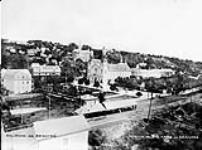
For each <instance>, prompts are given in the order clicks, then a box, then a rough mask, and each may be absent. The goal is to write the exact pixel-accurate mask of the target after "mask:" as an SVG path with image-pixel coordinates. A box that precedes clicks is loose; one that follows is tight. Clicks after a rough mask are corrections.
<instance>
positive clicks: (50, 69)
mask: <svg viewBox="0 0 202 150" xmlns="http://www.w3.org/2000/svg"><path fill="white" fill-rule="evenodd" d="M31 70H32V75H33V76H59V75H60V74H61V68H60V67H59V66H58V65H40V64H38V63H33V64H32V65H31Z"/></svg>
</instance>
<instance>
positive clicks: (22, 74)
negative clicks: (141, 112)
mask: <svg viewBox="0 0 202 150" xmlns="http://www.w3.org/2000/svg"><path fill="white" fill-rule="evenodd" d="M106 53H107V50H106V49H105V48H103V49H102V55H103V56H102V59H95V58H93V52H92V51H91V50H81V49H76V50H74V51H73V60H74V61H77V60H82V61H83V62H86V63H87V64H88V68H87V78H88V79H89V80H90V82H91V83H95V82H96V81H97V82H99V83H101V86H102V87H103V89H107V88H108V83H109V82H112V83H113V82H114V80H115V79H116V78H117V77H123V78H124V77H131V76H135V77H142V78H149V77H153V78H160V77H170V76H172V75H173V74H174V73H175V72H174V70H172V69H141V68H139V64H137V67H136V68H130V67H129V66H128V64H127V63H126V61H125V60H124V59H123V58H122V57H121V61H120V63H118V64H110V63H108V61H107V58H106V55H107V54H106ZM140 64H141V63H140ZM60 74H61V68H60V66H58V65H40V64H39V63H33V64H31V67H30V70H28V69H27V70H26V69H6V70H4V69H2V71H1V82H2V85H3V86H4V88H6V89H7V90H9V91H10V92H11V93H13V94H18V93H26V92H31V90H32V87H33V85H32V77H37V76H60Z"/></svg>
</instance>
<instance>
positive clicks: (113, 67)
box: [87, 49, 175, 89]
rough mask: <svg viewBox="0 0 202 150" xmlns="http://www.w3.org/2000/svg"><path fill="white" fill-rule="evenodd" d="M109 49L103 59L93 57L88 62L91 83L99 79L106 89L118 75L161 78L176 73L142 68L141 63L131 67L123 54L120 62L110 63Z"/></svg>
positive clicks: (104, 52) (169, 70)
mask: <svg viewBox="0 0 202 150" xmlns="http://www.w3.org/2000/svg"><path fill="white" fill-rule="evenodd" d="M106 52H107V50H105V49H103V52H102V54H103V57H102V58H103V59H102V60H100V59H91V60H90V61H89V62H88V71H87V72H88V75H87V76H88V79H89V80H90V82H91V83H93V82H95V81H98V82H100V83H102V87H103V88H104V89H108V83H109V82H112V83H113V82H114V80H115V79H116V78H117V77H122V78H125V77H132V76H135V77H137V78H140V77H142V78H150V77H153V78H161V77H170V76H172V75H174V74H175V71H174V70H172V69H141V68H139V64H137V67H136V68H130V67H129V66H128V64H127V63H126V61H125V60H124V59H123V58H122V56H121V61H120V63H118V64H110V63H108V61H107V58H106Z"/></svg>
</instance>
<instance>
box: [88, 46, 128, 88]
mask: <svg viewBox="0 0 202 150" xmlns="http://www.w3.org/2000/svg"><path fill="white" fill-rule="evenodd" d="M105 56H106V51H105V50H103V60H100V59H91V61H90V62H89V63H88V71H87V72H88V74H87V75H88V79H89V80H90V82H91V83H94V82H95V81H98V82H100V83H101V84H102V86H103V88H107V87H108V83H109V82H114V80H115V79H116V78H117V77H123V78H124V77H130V76H131V69H130V67H129V66H128V64H127V63H125V62H123V61H122V60H121V63H118V64H109V63H108V62H107V59H106V57H105Z"/></svg>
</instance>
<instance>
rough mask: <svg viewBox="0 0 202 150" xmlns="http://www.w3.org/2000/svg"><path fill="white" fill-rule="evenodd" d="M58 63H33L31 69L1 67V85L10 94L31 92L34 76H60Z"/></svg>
mask: <svg viewBox="0 0 202 150" xmlns="http://www.w3.org/2000/svg"><path fill="white" fill-rule="evenodd" d="M60 74H61V68H60V67H59V66H58V65H53V66H52V65H40V64H38V63H33V64H32V65H31V67H30V69H29V70H28V69H1V85H2V86H3V87H4V88H5V89H6V90H8V91H9V94H20V93H29V92H31V91H32V89H33V77H37V76H59V75H60Z"/></svg>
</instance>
